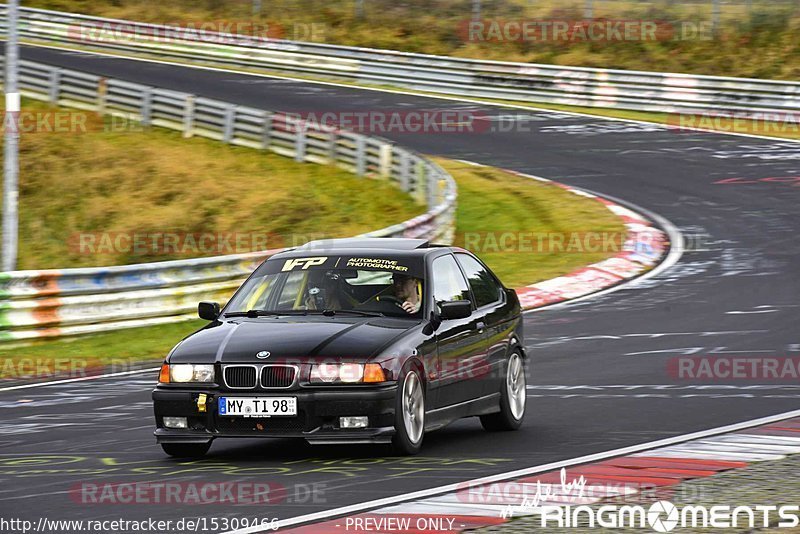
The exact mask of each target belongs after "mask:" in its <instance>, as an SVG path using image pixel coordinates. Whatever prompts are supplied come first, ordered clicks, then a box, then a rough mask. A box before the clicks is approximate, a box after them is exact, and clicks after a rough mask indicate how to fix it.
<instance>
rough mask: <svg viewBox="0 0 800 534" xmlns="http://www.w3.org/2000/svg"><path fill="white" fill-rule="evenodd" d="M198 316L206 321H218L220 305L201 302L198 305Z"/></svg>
mask: <svg viewBox="0 0 800 534" xmlns="http://www.w3.org/2000/svg"><path fill="white" fill-rule="evenodd" d="M197 315H199V316H200V318H201V319H205V320H206V321H216V320H217V318H218V317H219V304H218V303H216V302H201V303H200V304H198V305H197Z"/></svg>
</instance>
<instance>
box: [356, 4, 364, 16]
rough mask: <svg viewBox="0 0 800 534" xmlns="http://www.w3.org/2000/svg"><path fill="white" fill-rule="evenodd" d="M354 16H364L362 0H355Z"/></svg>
mask: <svg viewBox="0 0 800 534" xmlns="http://www.w3.org/2000/svg"><path fill="white" fill-rule="evenodd" d="M356 18H357V19H363V18H364V0H356Z"/></svg>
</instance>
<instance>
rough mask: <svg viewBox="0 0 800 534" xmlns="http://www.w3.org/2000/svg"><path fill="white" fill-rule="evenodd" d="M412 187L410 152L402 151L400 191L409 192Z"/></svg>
mask: <svg viewBox="0 0 800 534" xmlns="http://www.w3.org/2000/svg"><path fill="white" fill-rule="evenodd" d="M410 185H411V162H410V161H408V152H406V151H405V150H401V151H400V189H401V190H403V191H405V192H406V193H408V192H409V187H410Z"/></svg>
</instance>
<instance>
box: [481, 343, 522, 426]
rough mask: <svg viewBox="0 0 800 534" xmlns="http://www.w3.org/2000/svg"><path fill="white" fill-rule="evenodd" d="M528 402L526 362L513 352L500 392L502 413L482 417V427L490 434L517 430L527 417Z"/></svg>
mask: <svg viewBox="0 0 800 534" xmlns="http://www.w3.org/2000/svg"><path fill="white" fill-rule="evenodd" d="M526 400H527V390H526V388H525V362H524V361H523V359H522V356H521V355H520V354H519V353H518V352H512V353H511V356H510V357H509V358H508V364H507V365H506V378H505V380H504V381H503V387H502V388H501V390H500V411H499V412H498V413H493V414H489V415H482V416H481V425H483V428H484V429H485V430H488V431H490V432H498V431H508V430H517V429H518V428H519V427H520V426H521V425H522V419H523V418H524V417H525V404H526Z"/></svg>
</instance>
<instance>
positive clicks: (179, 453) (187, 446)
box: [161, 441, 211, 458]
mask: <svg viewBox="0 0 800 534" xmlns="http://www.w3.org/2000/svg"><path fill="white" fill-rule="evenodd" d="M161 448H162V449H164V452H165V453H167V454H168V455H170V456H172V457H173V458H201V457H203V456H205V454H206V453H207V452H208V449H210V448H211V442H210V441H209V442H208V443H162V444H161Z"/></svg>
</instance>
